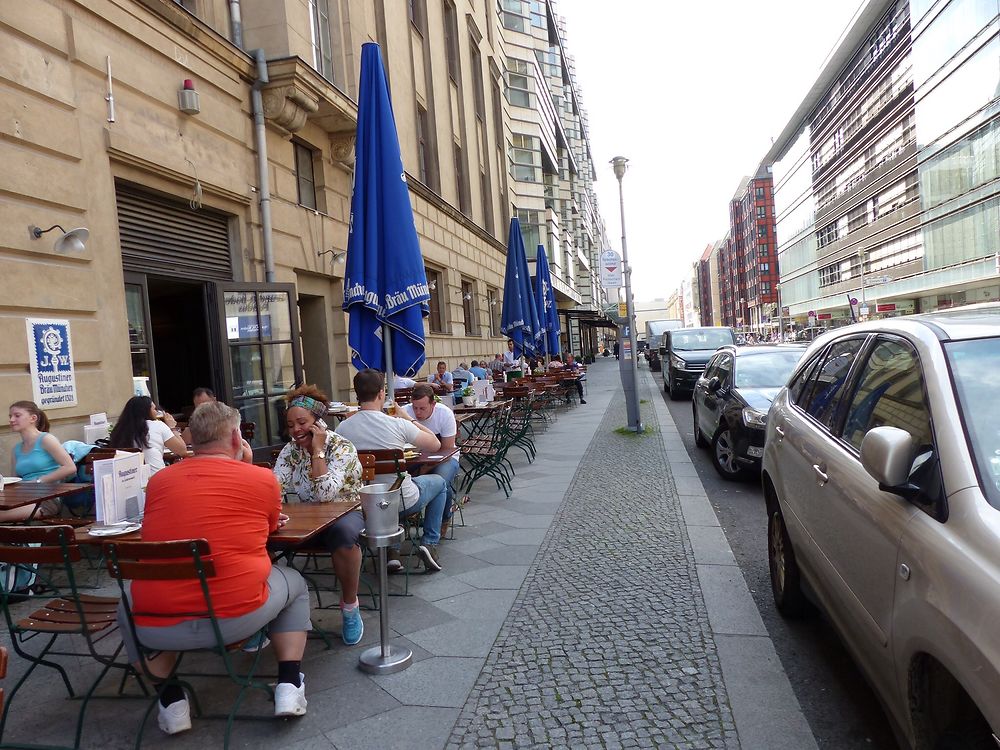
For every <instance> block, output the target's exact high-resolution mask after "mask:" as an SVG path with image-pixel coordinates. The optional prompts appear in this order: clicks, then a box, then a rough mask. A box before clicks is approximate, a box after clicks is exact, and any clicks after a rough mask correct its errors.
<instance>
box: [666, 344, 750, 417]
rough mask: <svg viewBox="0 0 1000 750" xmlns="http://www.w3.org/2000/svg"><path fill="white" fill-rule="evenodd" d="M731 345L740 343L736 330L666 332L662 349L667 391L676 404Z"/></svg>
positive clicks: (692, 388)
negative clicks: (717, 353) (715, 356)
mask: <svg viewBox="0 0 1000 750" xmlns="http://www.w3.org/2000/svg"><path fill="white" fill-rule="evenodd" d="M727 344H729V345H735V344H736V336H735V335H734V334H733V329H732V328H725V327H721V326H713V327H711V328H676V329H674V330H672V331H665V332H664V333H663V343H662V344H661V346H660V358H661V360H662V362H661V368H662V371H663V390H664V391H666V392H667V393H669V394H670V398H672V399H674V400H675V401H676V400H678V399H680V398H682V397H683V396H687V395H689V394H690V393H691V391H692V390H694V384H695V382H696V381H697V380H698V376H699V375H701V373H702V372H703V371H704V370H705V364H706V363H707V362H708V360H709V359H711V357H712V355H713V354H715V350H716V349H718V348H719V347H720V346H726V345H727Z"/></svg>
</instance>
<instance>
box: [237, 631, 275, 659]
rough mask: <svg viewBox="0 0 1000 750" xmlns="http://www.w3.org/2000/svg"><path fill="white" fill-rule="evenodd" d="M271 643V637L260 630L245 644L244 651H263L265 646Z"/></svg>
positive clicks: (251, 652) (249, 652)
mask: <svg viewBox="0 0 1000 750" xmlns="http://www.w3.org/2000/svg"><path fill="white" fill-rule="evenodd" d="M270 645H271V639H270V638H268V637H267V635H266V634H265V633H264V631H263V630H258V631H257V632H256V633H254V634H253V635H252V636H250V638H249V639H247V642H246V643H244V644H243V649H242V650H243V652H244V653H247V654H255V653H257V652H258V651H263V650H264V649H265V648H267V647H268V646H270Z"/></svg>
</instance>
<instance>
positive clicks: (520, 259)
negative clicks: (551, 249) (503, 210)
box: [500, 217, 541, 357]
mask: <svg viewBox="0 0 1000 750" xmlns="http://www.w3.org/2000/svg"><path fill="white" fill-rule="evenodd" d="M500 331H501V333H503V334H504V335H505V336H507V338H509V339H513V341H514V356H517V357H520V356H522V355H527V356H535V355H537V354H538V350H539V345H540V343H541V341H540V338H541V332H540V330H539V325H538V309H537V308H536V307H535V296H534V294H533V293H532V288H531V276H530V275H529V274H528V259H527V258H526V257H525V254H524V238H523V237H522V236H521V222H519V221H518V220H517V217H514V218H513V219H511V220H510V232H509V233H508V236H507V271H506V274H505V275H504V284H503V311H502V312H501V314H500Z"/></svg>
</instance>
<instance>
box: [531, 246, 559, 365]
mask: <svg viewBox="0 0 1000 750" xmlns="http://www.w3.org/2000/svg"><path fill="white" fill-rule="evenodd" d="M535 307H536V308H537V310H538V327H539V329H540V330H541V332H542V339H541V341H542V351H543V352H544V353H545V354H547V355H548V356H550V357H554V356H557V355H558V354H559V311H558V310H557V309H556V293H555V290H554V289H553V288H552V274H551V273H549V258H548V256H547V255H546V253H545V246H544V245H539V246H538V254H537V255H536V257H535Z"/></svg>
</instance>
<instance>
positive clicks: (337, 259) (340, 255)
mask: <svg viewBox="0 0 1000 750" xmlns="http://www.w3.org/2000/svg"><path fill="white" fill-rule="evenodd" d="M316 255H317V256H320V257H321V256H323V255H332V256H333V262H334V263H343V262H344V261H345V260H347V251H346V250H337V249H336V248H333V247H331V248H330V249H329V250H320V251H319V252H318V253H316Z"/></svg>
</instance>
